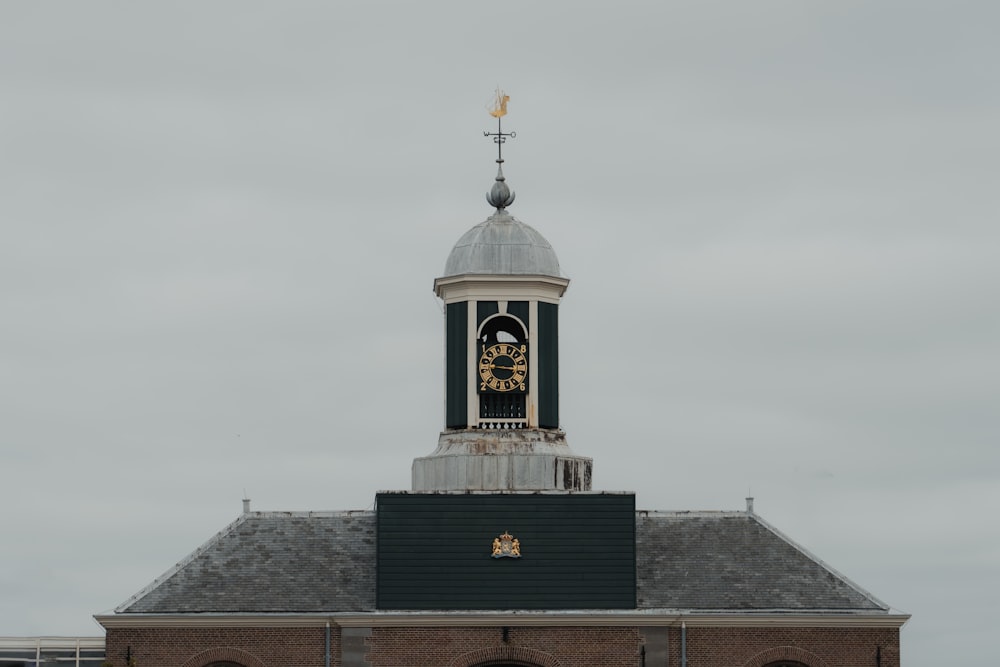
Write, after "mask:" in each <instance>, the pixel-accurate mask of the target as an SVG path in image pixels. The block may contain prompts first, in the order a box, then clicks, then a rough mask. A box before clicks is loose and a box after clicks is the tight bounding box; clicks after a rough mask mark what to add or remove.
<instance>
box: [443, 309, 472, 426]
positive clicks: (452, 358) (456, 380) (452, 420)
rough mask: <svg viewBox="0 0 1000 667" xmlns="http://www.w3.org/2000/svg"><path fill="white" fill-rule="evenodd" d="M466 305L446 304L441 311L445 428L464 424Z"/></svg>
mask: <svg viewBox="0 0 1000 667" xmlns="http://www.w3.org/2000/svg"><path fill="white" fill-rule="evenodd" d="M468 318H469V304H468V303H467V302H465V301H461V302H458V303H449V304H448V307H447V310H446V311H445V324H444V328H445V355H444V356H445V373H444V374H445V378H444V379H445V427H447V428H465V427H466V426H467V425H468V412H469V405H468V397H467V392H468V389H469V387H468V384H467V383H468V381H469V372H468V362H467V359H466V357H467V350H468V344H469V341H468V337H469V319H468Z"/></svg>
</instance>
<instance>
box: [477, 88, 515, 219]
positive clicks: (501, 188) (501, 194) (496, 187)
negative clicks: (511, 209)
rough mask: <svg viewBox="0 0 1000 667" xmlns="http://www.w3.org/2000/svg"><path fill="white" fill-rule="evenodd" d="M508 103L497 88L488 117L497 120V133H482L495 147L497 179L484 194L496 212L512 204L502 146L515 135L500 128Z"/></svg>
mask: <svg viewBox="0 0 1000 667" xmlns="http://www.w3.org/2000/svg"><path fill="white" fill-rule="evenodd" d="M508 101H510V95H505V94H504V92H503V91H502V90H500V89H499V88H497V91H496V98H495V100H494V102H493V107H492V108H491V109H490V115H491V116H493V117H494V118H496V119H497V131H496V132H483V136H484V137H493V142H494V143H495V144H496V145H497V177H496V181H495V182H494V183H493V187H492V188H490V191H489V192H487V193H486V201H487V202H489V204H490V206H495V207H496V209H497V211H503V210H504V209H505V208H507V207H508V206H510V205H511V204H513V203H514V191H513V190H511V189H510V187H508V186H507V182H506V181H507V179H506V178H504V175H503V145H504V143H506V141H507V137H511V138H514V137H516V136H517V133H516V132H504V131H503V130H502V129H501V126H500V122H501V119H502V118H503V117H504V116H506V115H507V102H508Z"/></svg>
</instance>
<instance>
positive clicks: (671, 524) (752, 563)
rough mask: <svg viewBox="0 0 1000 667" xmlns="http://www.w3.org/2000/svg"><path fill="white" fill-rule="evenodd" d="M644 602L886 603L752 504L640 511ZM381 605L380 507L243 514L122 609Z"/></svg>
mask: <svg viewBox="0 0 1000 667" xmlns="http://www.w3.org/2000/svg"><path fill="white" fill-rule="evenodd" d="M636 558H637V563H636V567H637V587H638V590H637V599H638V606H639V609H670V610H694V611H696V610H704V611H710V610H711V611H747V612H753V611H763V610H787V611H799V612H808V611H836V612H869V613H870V612H882V611H888V607H886V606H885V605H884V604H883V603H881V602H879V601H878V600H876V599H875V598H873V597H872V596H871V595H869V594H868V593H866V592H865V591H863V590H862V589H860V588H858V587H857V586H855V585H854V584H852V583H851V582H850V581H848V580H847V579H846V578H844V577H843V576H842V575H840V574H838V573H836V572H835V571H833V570H831V569H830V568H829V567H827V566H826V565H824V564H823V563H822V562H821V561H819V560H817V559H816V558H814V557H813V556H811V555H810V554H809V553H808V552H806V551H804V550H803V549H802V548H801V547H798V546H797V545H795V544H794V543H793V542H791V541H790V540H788V539H787V538H786V537H784V536H783V535H781V534H780V533H779V532H778V531H776V530H775V529H774V528H772V527H771V526H769V525H768V524H766V523H765V522H764V521H762V520H761V519H759V518H758V517H756V516H755V515H752V514H747V513H744V512H714V513H707V512H706V513H696V512H677V513H665V512H638V513H637V516H636ZM374 609H375V513H374V512H370V511H359V512H337V513H311V512H310V513H277V512H255V513H251V514H246V515H243V516H242V517H240V518H239V519H238V520H237V521H235V522H234V523H233V524H231V525H230V526H228V527H227V528H226V529H224V530H223V531H222V532H220V533H219V534H218V535H216V536H215V537H214V538H212V539H211V540H209V541H208V542H207V543H206V544H205V545H203V546H202V547H201V548H199V549H198V550H197V551H195V552H194V553H193V554H191V555H190V556H189V557H188V558H186V559H185V560H183V561H182V562H180V563H179V564H178V565H177V566H176V567H175V568H173V569H172V570H171V571H169V572H167V573H166V574H165V575H164V576H163V577H161V578H160V579H158V580H156V581H154V582H153V583H152V584H150V585H149V586H147V587H146V588H145V589H144V590H142V591H140V592H139V593H138V594H136V595H135V596H133V597H132V598H131V599H130V600H128V601H127V602H125V603H124V604H122V605H121V606H120V607H119V608H118V609H117V610H116V611H117V612H118V613H126V614H131V613H152V614H173V613H198V612H203V613H204V612H215V613H315V612H325V613H331V612H364V611H374Z"/></svg>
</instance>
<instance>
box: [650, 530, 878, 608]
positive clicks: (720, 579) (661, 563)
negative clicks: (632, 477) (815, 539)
mask: <svg viewBox="0 0 1000 667" xmlns="http://www.w3.org/2000/svg"><path fill="white" fill-rule="evenodd" d="M636 561H637V562H636V569H637V570H638V575H639V576H638V581H637V587H638V590H637V596H636V597H637V603H638V605H639V608H640V609H643V608H654V609H655V608H669V609H689V610H701V611H765V610H766V611H815V610H824V611H843V612H848V611H858V612H868V613H870V612H878V611H888V610H889V608H888V606H887V605H885V604H883V603H882V602H879V601H878V600H876V599H875V598H873V597H872V596H871V595H870V594H868V593H866V592H865V591H863V590H862V589H860V588H858V587H857V586H855V585H854V584H852V583H851V582H850V581H848V580H847V579H846V578H844V577H843V575H840V574H838V573H837V572H836V571H834V570H832V569H830V568H829V567H828V566H826V565H825V564H823V563H822V562H821V561H819V560H817V559H816V558H815V557H813V556H812V555H810V554H809V553H808V552H806V551H805V550H803V549H802V548H801V547H799V546H797V545H796V544H794V543H793V542H792V541H791V540H789V539H788V538H786V537H785V536H784V535H782V534H781V533H779V532H778V531H776V530H775V529H774V528H772V527H771V526H769V525H768V524H767V523H765V522H764V521H763V520H761V519H760V518H759V517H757V516H756V515H753V514H748V513H746V512H638V513H637V516H636Z"/></svg>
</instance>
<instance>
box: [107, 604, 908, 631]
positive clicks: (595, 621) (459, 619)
mask: <svg viewBox="0 0 1000 667" xmlns="http://www.w3.org/2000/svg"><path fill="white" fill-rule="evenodd" d="M94 618H95V619H96V620H97V622H98V623H100V624H101V625H102V626H103V627H105V628H106V629H109V630H110V629H113V628H179V627H203V628H205V627H207V628H221V627H226V628H233V627H240V628H264V627H268V628H276V627H281V628H292V627H294V628H310V627H316V628H320V627H325V626H326V624H327V623H329V624H330V625H331V626H333V627H344V628H351V627H366V628H370V627H411V628H419V627H494V626H517V627H594V626H618V627H621V626H659V627H680V626H681V624H682V623H683V624H684V625H685V626H686V627H690V628H697V627H702V628H712V627H727V628H765V627H781V628H803V627H810V628H817V627H838V628H844V627H859V628H860V627H867V628H871V627H889V628H899V627H902V626H903V625H904V624H905V623H906V622H907V621H908V620H909V618H910V615H909V614H900V613H872V612H852V611H836V610H821V611H815V612H801V611H783V610H769V611H712V612H704V611H689V610H676V609H648V610H624V611H616V610H594V611H590V612H586V611H577V610H574V611H558V610H557V611H545V612H536V611H518V610H511V611H496V612H492V611H491V612H485V611H484V612H458V611H456V612H422V611H412V612H397V611H392V612H362V613H333V614H321V613H317V614H278V613H276V614H205V613H202V614H108V615H98V616H95V617H94Z"/></svg>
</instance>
